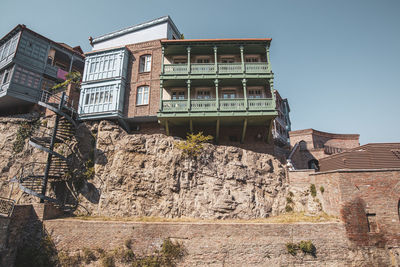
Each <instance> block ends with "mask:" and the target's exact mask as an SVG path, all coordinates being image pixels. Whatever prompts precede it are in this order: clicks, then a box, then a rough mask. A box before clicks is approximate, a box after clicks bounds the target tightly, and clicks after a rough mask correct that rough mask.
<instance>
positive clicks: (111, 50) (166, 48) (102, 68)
mask: <svg viewBox="0 0 400 267" xmlns="http://www.w3.org/2000/svg"><path fill="white" fill-rule="evenodd" d="M180 36H181V34H180V32H179V30H178V29H177V27H176V26H175V24H174V23H173V21H172V20H171V18H170V17H169V16H166V17H162V18H159V19H156V20H152V21H149V22H146V23H142V24H139V25H136V26H132V27H129V28H126V29H123V30H119V31H116V32H113V33H110V34H106V35H104V36H100V37H97V38H90V41H91V44H92V45H93V51H92V52H89V53H87V54H86V62H85V72H84V75H83V83H82V90H81V97H80V107H79V114H80V118H81V119H83V120H97V119H114V120H118V121H119V122H120V123H121V124H122V125H123V126H124V127H125V128H126V129H128V130H137V129H143V128H145V127H146V126H148V125H150V124H152V125H153V128H157V129H158V130H160V126H158V127H157V126H156V125H157V123H159V124H161V126H162V128H163V129H164V130H163V131H165V132H166V133H167V134H171V135H177V136H182V137H183V136H185V135H186V133H187V132H190V131H202V132H204V133H206V134H210V135H213V136H214V137H215V141H217V142H220V141H222V142H223V143H239V142H241V143H243V142H252V143H258V142H261V143H262V142H264V143H265V141H268V142H269V143H271V144H272V140H273V137H272V130H273V127H274V123H273V122H272V121H273V119H274V118H275V117H277V116H278V115H279V114H281V115H280V118H279V119H280V121H279V122H277V124H276V126H275V129H276V131H275V137H276V140H280V142H281V143H283V144H284V143H285V142H286V143H287V135H286V133H287V131H288V129H290V120H289V116H288V114H289V106H288V104H287V100H284V99H283V100H282V99H281V98H280V96H279V93H278V92H276V91H274V89H273V73H272V70H271V64H270V62H269V47H270V43H271V39H267V38H261V39H206V40H197V39H192V40H182V39H179V38H180ZM276 95H277V96H278V97H276ZM278 98H279V99H278ZM277 105H278V108H277ZM279 112H280V113H279ZM279 119H278V120H279ZM154 126H155V127H154Z"/></svg>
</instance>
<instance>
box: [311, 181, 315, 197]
mask: <svg viewBox="0 0 400 267" xmlns="http://www.w3.org/2000/svg"><path fill="white" fill-rule="evenodd" d="M310 192H311V196H313V197H316V196H317V189H316V188H315V184H311V185H310Z"/></svg>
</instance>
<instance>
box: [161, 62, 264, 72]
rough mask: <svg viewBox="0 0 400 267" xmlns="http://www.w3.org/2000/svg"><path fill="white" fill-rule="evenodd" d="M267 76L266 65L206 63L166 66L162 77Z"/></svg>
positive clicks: (259, 63) (260, 63)
mask: <svg viewBox="0 0 400 267" xmlns="http://www.w3.org/2000/svg"><path fill="white" fill-rule="evenodd" d="M189 73H190V74H217V73H218V74H240V73H252V74H267V73H270V71H269V69H268V63H266V62H255V63H244V64H243V65H242V63H217V64H215V63H206V64H197V63H193V64H190V71H189V66H188V64H166V65H164V71H163V75H187V74H189Z"/></svg>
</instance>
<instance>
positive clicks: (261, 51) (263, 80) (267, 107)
mask: <svg viewBox="0 0 400 267" xmlns="http://www.w3.org/2000/svg"><path fill="white" fill-rule="evenodd" d="M270 42H271V39H267V38H265V39H201V40H197V39H193V40H162V41H161V44H162V49H163V50H162V51H163V58H164V60H163V61H162V68H161V69H162V73H161V76H160V77H161V81H160V82H161V87H162V90H160V99H161V101H160V110H159V113H158V119H159V121H160V123H161V124H162V125H163V126H165V128H166V131H167V133H173V134H176V135H182V134H183V133H185V132H188V131H198V130H202V131H204V132H206V133H207V134H211V135H213V136H215V139H216V141H217V142H219V141H222V142H223V143H229V142H239V141H240V142H242V143H243V142H246V141H247V142H257V141H259V142H262V141H267V140H269V141H270V140H272V138H271V136H270V135H271V130H272V125H273V124H272V121H273V119H274V118H275V117H276V116H277V111H276V102H275V94H274V93H273V92H274V90H273V73H272V71H271V65H270V61H269V47H270Z"/></svg>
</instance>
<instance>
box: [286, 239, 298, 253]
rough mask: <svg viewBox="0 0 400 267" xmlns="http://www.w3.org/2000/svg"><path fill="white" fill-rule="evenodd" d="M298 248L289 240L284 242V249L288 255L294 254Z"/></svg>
mask: <svg viewBox="0 0 400 267" xmlns="http://www.w3.org/2000/svg"><path fill="white" fill-rule="evenodd" d="M298 249H299V246H298V245H297V244H296V243H291V242H289V243H286V250H287V252H288V253H289V254H290V255H292V256H296V255H297V250H298Z"/></svg>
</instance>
